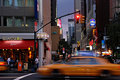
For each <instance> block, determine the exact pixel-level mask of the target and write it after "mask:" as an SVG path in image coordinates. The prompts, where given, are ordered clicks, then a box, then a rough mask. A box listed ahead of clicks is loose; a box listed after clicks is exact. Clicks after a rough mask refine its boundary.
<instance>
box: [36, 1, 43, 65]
mask: <svg viewBox="0 0 120 80" xmlns="http://www.w3.org/2000/svg"><path fill="white" fill-rule="evenodd" d="M38 2H39V28H41V27H42V25H43V0H38ZM37 31H38V30H37ZM38 32H39V33H41V32H43V29H41V30H39V31H38ZM38 53H39V58H38V59H39V66H42V62H43V53H44V41H43V40H40V39H38Z"/></svg>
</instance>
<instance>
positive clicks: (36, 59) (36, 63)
mask: <svg viewBox="0 0 120 80" xmlns="http://www.w3.org/2000/svg"><path fill="white" fill-rule="evenodd" d="M38 63H39V61H38V58H37V57H36V58H35V70H37V68H38Z"/></svg>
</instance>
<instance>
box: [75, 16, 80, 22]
mask: <svg viewBox="0 0 120 80" xmlns="http://www.w3.org/2000/svg"><path fill="white" fill-rule="evenodd" d="M75 19H76V23H77V24H78V23H79V20H80V14H76V16H75Z"/></svg>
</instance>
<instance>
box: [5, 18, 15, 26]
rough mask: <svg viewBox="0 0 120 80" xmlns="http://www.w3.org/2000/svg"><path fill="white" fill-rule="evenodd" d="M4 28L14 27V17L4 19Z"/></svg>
mask: <svg viewBox="0 0 120 80" xmlns="http://www.w3.org/2000/svg"><path fill="white" fill-rule="evenodd" d="M4 26H7V27H12V26H13V18H12V17H4Z"/></svg>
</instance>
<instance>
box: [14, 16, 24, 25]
mask: <svg viewBox="0 0 120 80" xmlns="http://www.w3.org/2000/svg"><path fill="white" fill-rule="evenodd" d="M21 26H24V18H23V17H15V27H21Z"/></svg>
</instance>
